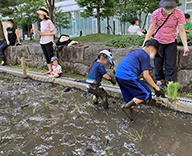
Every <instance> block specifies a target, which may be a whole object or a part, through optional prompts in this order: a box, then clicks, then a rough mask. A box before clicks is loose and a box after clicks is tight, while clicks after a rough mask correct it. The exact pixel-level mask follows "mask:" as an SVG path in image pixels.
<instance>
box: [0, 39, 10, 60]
mask: <svg viewBox="0 0 192 156" xmlns="http://www.w3.org/2000/svg"><path fill="white" fill-rule="evenodd" d="M7 47H8V45H7V41H6V40H2V41H1V42H0V57H1V60H2V61H5V49H6V48H7Z"/></svg>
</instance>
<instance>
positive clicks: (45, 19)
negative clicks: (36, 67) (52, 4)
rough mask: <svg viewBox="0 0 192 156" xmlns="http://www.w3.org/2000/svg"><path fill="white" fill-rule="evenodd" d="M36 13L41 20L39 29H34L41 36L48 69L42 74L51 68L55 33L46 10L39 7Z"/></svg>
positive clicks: (50, 70)
mask: <svg viewBox="0 0 192 156" xmlns="http://www.w3.org/2000/svg"><path fill="white" fill-rule="evenodd" d="M36 15H37V16H38V17H39V18H40V19H41V20H42V21H41V31H38V30H36V32H37V34H38V35H39V36H41V39H40V44H41V48H42V50H43V53H44V55H45V59H46V61H47V66H48V68H49V71H48V72H46V73H45V74H44V75H48V74H50V73H51V72H52V69H51V58H52V57H53V55H54V52H53V43H54V35H55V26H54V24H53V23H52V21H51V20H50V18H49V15H48V11H47V9H46V8H45V7H41V8H40V9H39V10H38V11H36Z"/></svg>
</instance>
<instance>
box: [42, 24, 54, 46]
mask: <svg viewBox="0 0 192 156" xmlns="http://www.w3.org/2000/svg"><path fill="white" fill-rule="evenodd" d="M41 32H43V33H53V32H55V26H54V24H53V23H52V21H51V20H46V21H42V22H41ZM49 42H54V37H53V36H41V39H40V44H47V43H49Z"/></svg>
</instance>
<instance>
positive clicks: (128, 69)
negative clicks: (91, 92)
mask: <svg viewBox="0 0 192 156" xmlns="http://www.w3.org/2000/svg"><path fill="white" fill-rule="evenodd" d="M159 49H160V43H159V42H158V41H157V40H155V39H150V40H148V41H147V42H146V43H145V46H144V48H143V49H139V50H136V51H133V52H131V53H129V54H128V55H127V56H126V57H125V58H124V59H123V60H122V61H121V62H120V63H119V65H118V68H117V71H116V75H115V77H116V80H117V82H118V84H119V87H120V89H121V92H122V94H123V98H124V101H125V102H126V104H125V105H122V109H123V111H124V112H125V113H126V114H127V115H128V117H129V118H130V119H131V120H133V106H135V105H136V104H139V103H142V102H143V101H147V100H150V99H151V98H152V96H151V90H150V89H149V88H148V87H147V86H146V85H145V84H144V83H143V82H142V81H141V80H139V79H138V78H137V77H139V76H140V75H141V73H143V76H144V78H145V80H146V81H147V82H148V83H149V84H150V85H151V86H152V87H153V88H154V89H155V93H156V95H157V96H162V97H164V96H165V95H164V93H163V91H162V90H161V89H160V88H159V87H158V86H157V85H156V84H155V82H154V81H153V79H152V78H151V76H150V75H149V70H152V67H151V65H150V59H154V58H155V56H156V54H157V52H158V51H159Z"/></svg>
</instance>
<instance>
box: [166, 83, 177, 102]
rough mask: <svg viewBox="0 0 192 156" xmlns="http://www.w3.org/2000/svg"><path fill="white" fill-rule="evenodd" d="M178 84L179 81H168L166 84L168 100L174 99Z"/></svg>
mask: <svg viewBox="0 0 192 156" xmlns="http://www.w3.org/2000/svg"><path fill="white" fill-rule="evenodd" d="M179 87H180V84H179V83H173V82H171V83H169V84H167V88H166V94H167V95H168V98H169V100H171V101H176V100H177V96H178V90H179Z"/></svg>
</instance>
